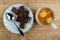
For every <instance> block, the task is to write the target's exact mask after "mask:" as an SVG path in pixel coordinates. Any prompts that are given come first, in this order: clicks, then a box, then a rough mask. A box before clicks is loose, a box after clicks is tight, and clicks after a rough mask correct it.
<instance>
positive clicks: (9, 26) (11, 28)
mask: <svg viewBox="0 0 60 40" xmlns="http://www.w3.org/2000/svg"><path fill="white" fill-rule="evenodd" d="M20 6H24V7H25V9H26V10H29V17H31V20H30V21H28V23H26V25H25V28H24V29H21V30H22V31H23V32H27V31H28V30H29V29H30V28H31V27H32V24H33V14H32V11H31V10H30V8H29V7H27V6H26V5H24V4H14V5H11V6H10V7H9V8H7V9H6V11H5V12H4V15H3V23H4V25H5V27H6V28H7V29H8V30H9V31H10V32H12V33H16V34H19V31H18V29H17V27H16V26H15V25H14V23H13V22H11V21H8V20H7V18H6V13H12V14H13V15H15V14H14V13H13V12H12V11H11V9H12V8H13V7H16V8H19V7H20ZM16 24H17V25H19V24H20V23H18V22H16Z"/></svg>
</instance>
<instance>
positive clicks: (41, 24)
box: [35, 7, 54, 26]
mask: <svg viewBox="0 0 60 40" xmlns="http://www.w3.org/2000/svg"><path fill="white" fill-rule="evenodd" d="M43 8H46V7H43ZM41 9H42V8H39V9H38V10H37V12H36V14H35V18H36V21H37V23H38V24H39V25H42V26H49V25H50V24H52V23H54V19H53V20H52V22H51V23H50V24H47V25H44V24H42V23H41V22H39V20H38V18H37V15H38V13H39V11H40V10H41ZM49 9H50V8H49ZM53 15H54V13H53Z"/></svg>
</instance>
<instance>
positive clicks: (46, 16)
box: [37, 8, 54, 25]
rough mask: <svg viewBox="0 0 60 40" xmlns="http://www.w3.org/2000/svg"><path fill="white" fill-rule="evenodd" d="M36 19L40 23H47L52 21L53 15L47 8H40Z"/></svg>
mask: <svg viewBox="0 0 60 40" xmlns="http://www.w3.org/2000/svg"><path fill="white" fill-rule="evenodd" d="M37 19H38V21H39V22H40V23H41V24H43V25H48V24H50V23H52V21H53V19H54V15H53V12H52V11H51V10H50V9H49V8H42V9H41V10H40V11H39V12H38V14H37Z"/></svg>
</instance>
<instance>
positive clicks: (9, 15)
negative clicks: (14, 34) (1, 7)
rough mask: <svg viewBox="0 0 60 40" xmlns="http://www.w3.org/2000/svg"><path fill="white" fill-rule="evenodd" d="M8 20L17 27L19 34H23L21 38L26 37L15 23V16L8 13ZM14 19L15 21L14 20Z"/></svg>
mask: <svg viewBox="0 0 60 40" xmlns="http://www.w3.org/2000/svg"><path fill="white" fill-rule="evenodd" d="M8 17H11V19H10V18H8ZM6 18H7V20H11V21H12V22H13V23H14V24H15V26H16V27H17V29H18V31H19V33H20V34H21V36H22V37H24V33H23V32H22V31H21V29H20V28H19V27H18V26H17V25H16V23H15V22H14V16H13V15H12V14H11V13H7V14H6ZM12 18H13V19H12Z"/></svg>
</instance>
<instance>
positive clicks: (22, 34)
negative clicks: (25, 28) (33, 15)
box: [13, 21, 24, 37]
mask: <svg viewBox="0 0 60 40" xmlns="http://www.w3.org/2000/svg"><path fill="white" fill-rule="evenodd" d="M13 23H14V24H15V25H16V23H15V22H14V21H13ZM16 27H17V29H18V30H19V33H20V34H21V36H23V37H24V33H23V32H22V31H21V30H20V28H19V27H18V26H17V25H16Z"/></svg>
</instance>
